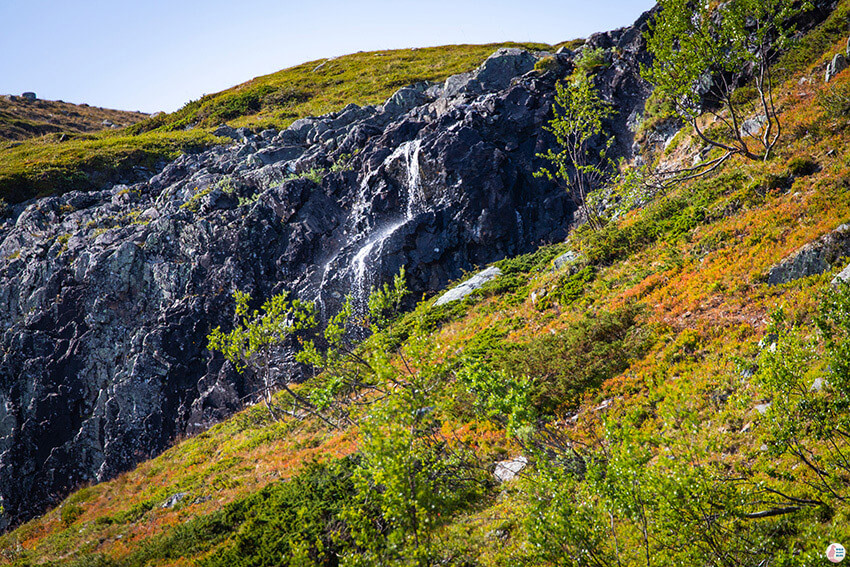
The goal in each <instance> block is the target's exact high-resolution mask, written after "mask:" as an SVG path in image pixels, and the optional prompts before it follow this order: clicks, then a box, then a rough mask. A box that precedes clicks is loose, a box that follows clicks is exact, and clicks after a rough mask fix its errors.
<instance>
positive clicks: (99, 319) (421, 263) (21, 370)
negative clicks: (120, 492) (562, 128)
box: [0, 17, 648, 526]
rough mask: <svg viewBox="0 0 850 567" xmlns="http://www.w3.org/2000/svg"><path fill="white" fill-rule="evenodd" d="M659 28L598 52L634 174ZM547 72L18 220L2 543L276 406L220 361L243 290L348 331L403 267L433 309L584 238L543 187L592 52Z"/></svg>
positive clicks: (523, 63)
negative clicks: (93, 491) (456, 287)
mask: <svg viewBox="0 0 850 567" xmlns="http://www.w3.org/2000/svg"><path fill="white" fill-rule="evenodd" d="M645 20H646V18H645V17H644V18H642V19H641V20H640V21H639V22H638V23H637V24H636V26H634V27H632V28H627V29H623V30H618V31H615V32H610V33H607V34H598V35H596V36H593V37H592V38H591V40H590V41H589V43H588V45H589V46H590V47H595V46H601V47H606V48H608V47H616V48H617V49H616V50H611V52H612V54H613V55H612V61H611V65H610V66H609V67H608V68H607V69H606V70H604V71H602V72H601V73H600V74H599V76H598V84H599V85H600V87H601V89H602V92H603V93H604V95H605V96H606V97H607V98H608V99H609V100H611V101H612V102H614V103H615V104H616V106H617V108H618V111H619V113H618V115H617V117H616V119H615V120H614V122H613V123H612V124H611V128H613V130H614V131H615V132H616V133H617V135H618V147H619V151H620V153H621V154H623V155H629V152H630V148H631V145H632V136H631V132H630V131H629V129H628V126H627V124H630V123H634V118H635V116H636V115H637V114H638V113H640V112H641V111H642V105H643V102H644V100H645V98H646V96H647V94H648V89H647V87H646V85H645V84H644V83H643V82H642V81H641V80H640V78H639V76H638V63H639V62H641V61H643V60H644V59H645V58H646V54H645V51H644V48H643V41H642V39H641V31H642V29H643V26H644V25H645ZM541 56H542V55H541V54H531V53H527V52H523V51H519V50H504V51H500V52H497V53H496V54H494V55H493V56H492V57H491V58H490V59H488V60H487V61H486V62H485V63H484V64H483V65H482V66H481V67H480V68H479V69H478V70H477V71H476V72H474V73H469V74H465V75H459V76H455V77H451V78H449V79H448V80H447V81H445V83H443V84H437V85H428V84H419V85H414V86H411V87H408V88H403V89H401V90H400V91H398V92H397V93H396V94H395V95H394V96H393V97H392V98H390V99H389V100H388V101H387V102H386V103H385V104H384V105H382V106H380V107H365V108H360V107H356V106H353V105H352V106H350V107H348V108H346V109H344V110H343V111H341V112H338V113H335V114H332V115H328V116H324V117H320V118H311V119H303V120H299V121H298V122H296V123H295V124H293V125H292V127H291V128H289V129H287V130H286V131H283V132H275V131H265V132H262V133H260V134H257V135H255V134H252V133H250V132H247V131H244V130H240V131H236V130H232V129H229V128H227V127H222V128H221V129H220V131H219V133H220V134H224V135H229V136H231V137H232V138H233V139H234V143H233V144H232V145H229V146H226V147H216V148H213V149H210V150H208V151H205V152H203V153H199V154H193V155H184V156H182V157H180V158H179V159H177V160H176V161H175V162H173V163H171V164H169V165H168V166H167V167H165V168H164V169H163V170H162V171H161V172H160V173H158V174H157V175H155V176H154V177H152V178H151V179H149V180H148V181H145V182H143V183H139V184H136V185H132V186H115V187H113V188H111V189H109V190H104V191H100V192H92V193H70V194H66V195H63V196H59V197H49V198H45V199H41V200H38V201H36V202H32V203H30V204H28V205H27V206H25V207H19V208H17V209H16V210H15V211H14V212H13V214H12V215H11V217H9V218H7V219H6V220H5V223H4V224H0V499H2V505H3V510H4V515H3V517H2V525H6V526H7V525H9V524H10V523H16V522H19V521H21V520H24V519H27V518H29V517H31V516H33V515H34V514H37V513H39V512H40V511H42V510H43V509H44V508H45V507H46V506H48V505H50V504H52V503H55V502H56V501H57V499H58V498H59V497H61V496H62V495H64V494H66V493H67V492H68V491H69V490H70V489H72V488H73V487H75V486H76V485H78V484H80V483H82V482H87V481H99V480H103V479H106V478H109V477H111V476H113V475H115V474H117V473H119V472H121V471H123V470H126V469H127V468H129V467H132V466H133V465H134V464H136V463H138V462H139V461H140V460H142V459H145V458H147V457H149V456H151V455H153V454H156V453H158V452H160V451H162V450H163V449H164V448H165V447H166V446H167V445H168V444H169V443H170V441H171V440H172V439H173V438H174V437H175V436H177V435H181V434H192V433H195V432H198V431H200V430H202V429H204V428H205V427H208V426H209V425H210V424H213V423H215V422H216V421H218V420H220V419H222V418H224V417H225V416H227V415H229V414H231V413H232V412H234V411H236V410H237V409H239V408H240V407H241V406H242V404H243V403H244V402H245V401H246V400H249V399H250V398H251V396H252V395H253V394H254V393H256V392H257V390H258V389H259V387H260V385H259V384H258V383H255V381H254V380H253V379H252V378H251V377H250V376H247V377H243V376H241V375H239V374H237V373H236V372H234V371H233V369H232V368H230V367H229V365H225V364H223V361H222V359H221V358H220V357H215V356H212V355H211V354H210V353H209V352H208V351H207V350H206V349H205V345H206V335H207V334H208V333H209V332H210V330H211V329H212V328H214V327H216V326H218V325H223V326H224V327H225V328H227V327H229V326H230V325H231V324H232V318H231V317H232V300H231V293H232V291H233V290H234V289H239V290H243V291H248V292H251V293H252V294H253V295H254V296H255V297H256V298H258V299H262V298H265V297H268V296H269V295H270V294H273V293H276V292H280V291H283V290H291V291H293V292H295V293H296V294H298V295H299V296H300V297H302V298H305V299H315V300H317V301H318V302H319V304H320V305H321V306H323V308H324V309H325V310H326V312H333V310H334V307H335V305H337V304H338V303H339V301H340V299H341V298H342V297H343V295H344V294H346V293H348V292H353V293H354V294H355V295H357V296H359V297H360V298H362V297H364V296H365V294H366V293H367V291H368V289H369V287H370V286H371V285H376V284H379V283H381V282H383V281H385V280H386V279H388V278H389V277H391V275H392V274H394V273H395V272H396V271H397V270H398V269H399V267H400V266H402V265H405V266H406V267H407V271H408V274H409V276H410V280H409V286H410V287H411V288H412V289H413V290H414V291H415V292H416V295H417V296H419V295H420V294H421V293H428V292H435V291H437V290H440V289H441V288H442V287H443V286H445V285H446V284H447V283H448V282H449V281H450V280H453V279H456V278H458V277H460V276H461V275H462V274H463V272H464V271H467V270H472V269H474V268H475V267H476V266H480V265H483V264H486V263H489V262H493V261H495V260H498V259H501V258H504V257H506V256H511V255H515V254H520V253H523V252H527V251H530V250H532V249H533V248H535V247H536V246H537V245H539V244H540V243H544V242H552V241H558V240H561V239H563V238H564V237H565V236H566V235H567V232H568V230H569V228H570V226H571V224H572V223H573V222H574V213H575V206H574V205H573V203H572V202H571V201H570V200H569V199H568V197H567V195H566V194H565V192H564V190H563V189H562V188H559V187H557V186H556V185H554V184H553V183H551V182H548V181H545V180H540V179H535V178H534V177H533V175H532V173H533V172H534V171H535V170H536V169H537V168H538V167H539V166H540V165H542V164H541V163H540V162H539V160H538V159H537V158H536V157H535V154H536V153H538V152H541V151H544V150H545V149H546V148H548V147H550V145H551V144H552V140H551V139H550V138H549V136H548V135H546V134H545V133H544V132H543V130H542V128H541V127H542V126H543V124H544V123H545V121H546V120H547V119H548V118H549V116H550V112H551V106H552V101H553V96H554V85H555V82H556V80H557V79H559V78H560V77H562V76H563V75H565V74H566V73H567V72H569V70H570V68H571V66H572V61H573V60H574V58H575V54H573V53H566V54H561V55H558V56H556V57H557V61H558V63H559V64H560V66H559V71H549V72H547V73H542V74H541V73H538V72H536V71H533V70H532V69H533V66H534V64H535V62H536V61H537V60H538V58H539V57H541ZM320 170H321V171H324V173H323V174H321V175H320V174H319V171H320ZM311 171H312V172H313V174H312V175H309V176H301V177H300V178H298V174H303V173H307V172H311ZM0 222H2V221H0ZM282 368H283V369H285V368H286V367H285V366H283V367H282ZM288 378H292V379H295V378H297V376H295V375H293V376H288Z"/></svg>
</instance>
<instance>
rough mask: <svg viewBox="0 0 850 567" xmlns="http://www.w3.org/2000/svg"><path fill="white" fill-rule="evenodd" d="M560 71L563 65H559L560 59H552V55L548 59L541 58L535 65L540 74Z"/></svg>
mask: <svg viewBox="0 0 850 567" xmlns="http://www.w3.org/2000/svg"><path fill="white" fill-rule="evenodd" d="M560 69H561V64H560V63H558V59H557V58H556V57H552V56H551V55H550V56H548V57H541V58H540V59H538V60H537V63H535V64H534V70H535V71H537V72H539V73H548V72H551V71H559V70H560Z"/></svg>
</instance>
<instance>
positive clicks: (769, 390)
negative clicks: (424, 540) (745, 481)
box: [756, 283, 850, 507]
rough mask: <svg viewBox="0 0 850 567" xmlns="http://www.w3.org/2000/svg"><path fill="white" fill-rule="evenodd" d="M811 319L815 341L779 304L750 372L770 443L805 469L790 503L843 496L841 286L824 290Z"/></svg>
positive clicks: (849, 314) (844, 316)
mask: <svg viewBox="0 0 850 567" xmlns="http://www.w3.org/2000/svg"><path fill="white" fill-rule="evenodd" d="M816 323H817V327H818V329H819V331H820V337H819V339H820V340H817V339H818V337H811V336H809V335H807V334H806V333H805V330H804V329H802V328H800V327H798V326H796V325H792V324H791V323H790V322H789V321H788V320H787V319H786V317H785V314H784V312H783V311H782V310H779V311H777V312H776V313H774V315H773V323H772V325H771V328H770V333H771V334H772V335H773V336H774V337H775V338H776V340H775V342H773V343H772V344H771V345H770V346H769V347H768V348H767V349H765V351H764V352H763V353H762V355H761V358H760V360H759V372H758V373H757V374H756V378H757V382H758V384H759V385H760V386H761V387H762V388H763V389H764V391H765V393H766V394H767V395H768V396H769V397H770V398H771V404H770V407H769V408H768V410H767V412H766V420H765V423H766V426H767V431H768V442H769V447H770V448H771V449H772V451H773V452H774V453H776V454H785V453H787V454H790V455H792V456H794V457H795V458H796V460H797V461H798V462H799V463H800V464H801V465H802V466H803V467H804V469H805V470H807V474H806V475H802V474H801V475H800V481H801V484H800V486H798V487H797V488H798V489H799V494H796V495H794V498H795V502H796V503H797V504H798V505H800V506H821V507H828V506H834V505H835V504H836V503H839V502H844V501H846V500H848V499H850V494H848V491H847V483H848V480H847V479H848V478H850V462H849V461H848V459H847V455H848V454H850V362H848V360H850V359H848V355H850V286H849V285H848V284H845V283H841V284H839V285H838V286H837V288H835V289H830V290H828V291H827V292H825V294H824V296H823V298H822V300H821V304H820V307H819V311H818V315H817V319H816ZM821 346H822V347H823V352H824V353H825V355H826V356H825V357H823V355H822V354H821V348H820V347H821ZM823 358H825V362H826V363H827V364H826V365H825V366H824V364H823V362H824V361H823Z"/></svg>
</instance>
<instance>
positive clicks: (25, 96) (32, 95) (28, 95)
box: [21, 92, 37, 100]
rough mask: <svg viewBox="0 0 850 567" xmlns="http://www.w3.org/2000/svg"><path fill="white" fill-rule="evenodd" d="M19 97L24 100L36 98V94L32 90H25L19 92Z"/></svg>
mask: <svg viewBox="0 0 850 567" xmlns="http://www.w3.org/2000/svg"><path fill="white" fill-rule="evenodd" d="M21 98H22V99H24V100H36V98H37V97H36V96H35V93H34V92H25V93H21Z"/></svg>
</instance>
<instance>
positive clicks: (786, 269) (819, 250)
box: [767, 224, 850, 286]
mask: <svg viewBox="0 0 850 567" xmlns="http://www.w3.org/2000/svg"><path fill="white" fill-rule="evenodd" d="M845 256H850V224H842V225H841V226H839V227H838V228H836V229H835V230H833V231H832V232H829V233H828V234H825V235H824V236H822V237H820V238H818V239H817V240H815V241H814V242H810V243H809V244H806V245H805V246H803V247H802V248H800V249H799V250H797V251H796V252H794V253H793V254H791V255H790V256H788V257H787V258H785V259H783V260H782V261H781V262H779V263H778V264H776V265H775V266H773V267H772V268H771V269H770V270H769V271H768V273H767V283H768V285H771V286H774V285H779V284H784V283H788V282H792V281H794V280H798V279H800V278H805V277H808V276H814V275H817V274H822V273H824V272H826V271H827V270H830V269H831V268H832V266H833V265H834V264H835V262H836V261H838V260H839V259H841V258H842V257H845ZM843 273H844V272H842V274H843ZM838 278H842V276H841V274H839V275H838Z"/></svg>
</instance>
